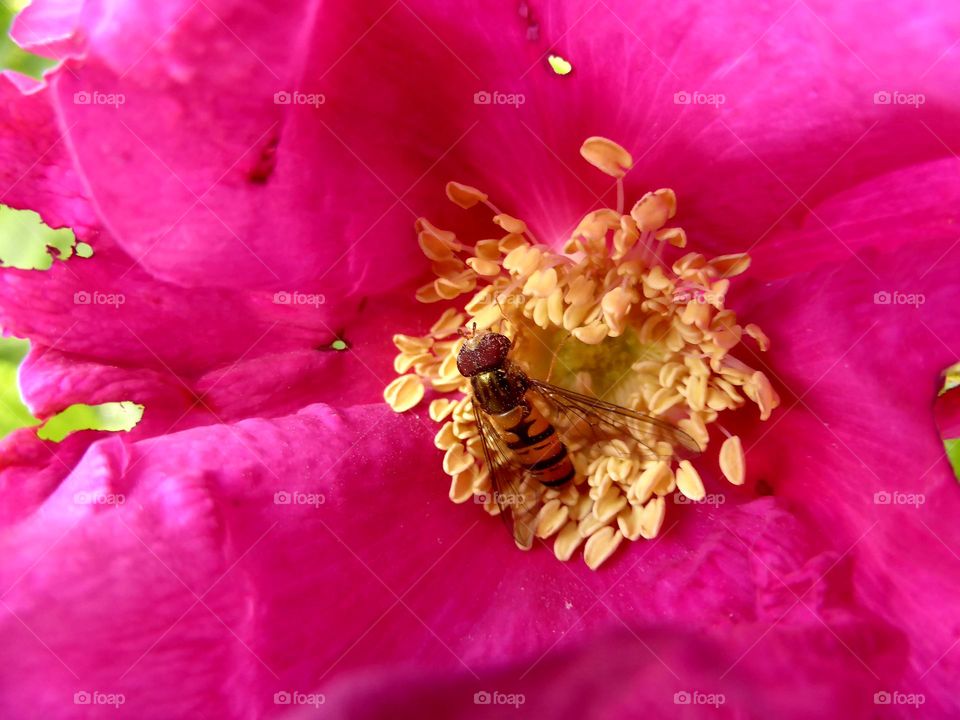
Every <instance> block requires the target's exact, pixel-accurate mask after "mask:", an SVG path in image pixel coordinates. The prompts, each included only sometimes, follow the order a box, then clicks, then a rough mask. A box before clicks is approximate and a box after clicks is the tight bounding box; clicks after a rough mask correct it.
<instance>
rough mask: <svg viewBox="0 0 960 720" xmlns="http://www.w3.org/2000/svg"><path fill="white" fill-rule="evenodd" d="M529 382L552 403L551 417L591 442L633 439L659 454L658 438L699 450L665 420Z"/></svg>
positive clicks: (688, 449) (688, 436)
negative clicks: (583, 435)
mask: <svg viewBox="0 0 960 720" xmlns="http://www.w3.org/2000/svg"><path fill="white" fill-rule="evenodd" d="M531 382H532V389H533V390H534V391H536V392H537V393H538V394H539V395H540V397H542V398H543V399H544V400H546V402H547V404H548V405H549V406H551V410H552V413H553V416H554V418H556V419H558V420H561V421H563V422H564V423H565V424H566V425H567V429H568V432H569V429H570V428H572V427H574V426H575V427H576V429H577V431H579V432H580V433H585V434H587V436H588V437H589V439H590V440H591V441H592V442H603V441H608V440H614V439H617V438H632V439H633V440H635V441H636V442H638V443H640V444H641V445H643V446H644V447H646V448H647V449H648V450H650V451H651V452H652V453H653V454H654V455H658V456H659V455H662V453H660V452H658V451H657V443H658V441H665V442H668V443H670V445H672V446H673V447H674V448H681V449H682V450H683V451H685V452H686V453H698V452H700V450H701V448H700V446H699V444H698V443H697V441H696V440H694V439H693V438H692V437H690V435H688V434H687V433H685V432H684V431H683V430H681V429H680V428H678V427H677V426H676V425H673V424H672V423H669V422H667V421H665V420H660V419H658V418H655V417H653V416H651V415H647V414H645V413H642V412H639V411H637V410H630V409H629V408H625V407H621V406H620V405H614V404H613V403H609V402H606V401H604V400H600V399H598V398H594V397H590V396H589V395H582V394H580V393H577V392H573V391H572V390H567V389H565V388H562V387H558V386H556V385H550V384H549V383H545V382H541V381H539V380H532V381H531Z"/></svg>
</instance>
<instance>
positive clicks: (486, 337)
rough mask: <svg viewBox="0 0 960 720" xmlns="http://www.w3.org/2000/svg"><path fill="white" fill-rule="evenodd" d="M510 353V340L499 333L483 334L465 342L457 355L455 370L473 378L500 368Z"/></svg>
mask: <svg viewBox="0 0 960 720" xmlns="http://www.w3.org/2000/svg"><path fill="white" fill-rule="evenodd" d="M508 352H510V338H508V337H507V336H506V335H501V334H500V333H484V334H483V335H480V336H478V337H474V338H471V339H470V340H467V341H466V342H465V343H464V344H463V347H462V348H461V349H460V354H459V355H457V370H459V371H460V374H461V375H463V376H464V377H473V376H474V375H479V374H480V373H482V372H486V371H487V370H493V369H494V368H497V367H500V365H502V364H503V361H504V360H506V359H507V353H508Z"/></svg>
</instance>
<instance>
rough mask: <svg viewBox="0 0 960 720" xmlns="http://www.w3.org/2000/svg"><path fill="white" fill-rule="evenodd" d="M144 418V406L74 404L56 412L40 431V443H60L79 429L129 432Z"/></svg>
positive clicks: (125, 403) (114, 403)
mask: <svg viewBox="0 0 960 720" xmlns="http://www.w3.org/2000/svg"><path fill="white" fill-rule="evenodd" d="M142 417H143V405H138V404H137V403H135V402H131V401H129V400H124V401H121V402H107V403H101V404H100V405H85V404H77V405H71V406H70V407H68V408H67V409H66V410H64V411H62V412H59V413H57V414H56V415H54V416H53V417H52V418H50V419H49V420H47V422H46V423H44V425H43V427H42V428H40V429H39V430H38V431H37V437H39V438H40V439H41V440H52V441H53V442H60V441H61V440H63V439H64V438H65V437H66V436H67V435H69V434H70V433H72V432H76V431H78V430H110V431H114V432H116V431H119V430H124V431H128V430H131V429H133V428H134V427H136V425H137V423H138V422H140V419H141V418H142Z"/></svg>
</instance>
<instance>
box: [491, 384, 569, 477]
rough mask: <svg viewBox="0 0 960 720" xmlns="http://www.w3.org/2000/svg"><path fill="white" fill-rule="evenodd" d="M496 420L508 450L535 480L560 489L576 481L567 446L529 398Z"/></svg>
mask: <svg viewBox="0 0 960 720" xmlns="http://www.w3.org/2000/svg"><path fill="white" fill-rule="evenodd" d="M494 420H495V421H496V423H497V425H498V427H499V428H500V430H501V431H502V432H503V435H504V441H505V442H506V444H507V447H509V448H510V449H511V450H512V451H513V453H514V455H516V457H517V461H518V462H519V463H520V464H521V465H523V466H524V467H525V468H526V469H527V472H528V474H529V475H530V477H531V478H533V479H534V480H537V481H538V482H540V483H542V484H543V485H546V486H547V487H560V486H562V485H566V484H567V483H568V482H570V481H571V480H573V478H574V475H576V470H575V469H574V467H573V463H572V462H571V460H570V456H569V454H568V453H567V448H566V446H565V445H564V444H563V441H561V440H560V437H559V436H558V435H557V431H556V428H554V427H553V425H551V424H550V422H549V421H548V420H547V419H546V418H545V417H543V415H542V414H541V413H540V411H539V410H537V408H536V406H535V405H534V404H533V403H532V402H530V400H529V399H527V400H525V401H524V402H523V403H521V404H520V405H518V406H517V407H515V408H514V409H513V410H511V411H510V412H506V413H503V414H501V415H497V416H495V417H494Z"/></svg>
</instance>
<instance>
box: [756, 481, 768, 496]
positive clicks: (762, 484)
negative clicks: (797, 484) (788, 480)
mask: <svg viewBox="0 0 960 720" xmlns="http://www.w3.org/2000/svg"><path fill="white" fill-rule="evenodd" d="M754 492H756V493H757V495H760V496H766V495H773V486H772V485H771V484H770V483H768V482H767V481H766V480H763V479H760V480H757V484H756V486H755V487H754Z"/></svg>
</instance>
